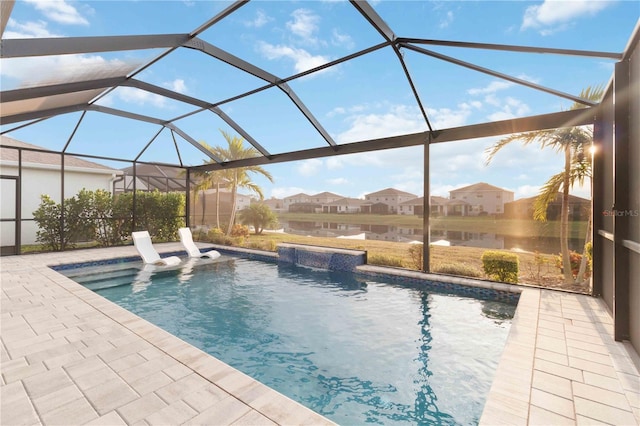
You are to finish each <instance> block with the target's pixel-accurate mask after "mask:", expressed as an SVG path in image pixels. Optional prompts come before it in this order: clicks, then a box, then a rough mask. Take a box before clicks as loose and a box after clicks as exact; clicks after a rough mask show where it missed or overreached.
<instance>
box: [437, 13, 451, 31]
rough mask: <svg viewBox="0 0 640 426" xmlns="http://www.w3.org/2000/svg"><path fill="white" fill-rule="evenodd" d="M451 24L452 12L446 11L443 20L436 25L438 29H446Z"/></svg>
mask: <svg viewBox="0 0 640 426" xmlns="http://www.w3.org/2000/svg"><path fill="white" fill-rule="evenodd" d="M452 22H453V12H452V11H448V12H447V14H446V15H445V17H444V18H442V19H441V20H440V24H439V25H438V26H439V27H440V28H447V27H448V26H449V25H450V24H451V23H452Z"/></svg>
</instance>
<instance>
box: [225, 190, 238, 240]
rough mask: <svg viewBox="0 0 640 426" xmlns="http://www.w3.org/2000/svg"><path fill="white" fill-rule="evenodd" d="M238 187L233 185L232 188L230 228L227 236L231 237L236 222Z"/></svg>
mask: <svg viewBox="0 0 640 426" xmlns="http://www.w3.org/2000/svg"><path fill="white" fill-rule="evenodd" d="M236 190H237V187H236V185H232V187H231V215H230V216H229V227H228V228H227V235H231V230H232V229H233V222H235V220H236V202H237V197H236Z"/></svg>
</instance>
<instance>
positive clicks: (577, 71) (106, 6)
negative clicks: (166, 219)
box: [0, 0, 640, 198]
mask: <svg viewBox="0 0 640 426" xmlns="http://www.w3.org/2000/svg"><path fill="white" fill-rule="evenodd" d="M228 4H229V3H228V2H219V1H146V0H142V1H132V2H123V1H63V0H58V1H40V0H27V1H24V0H23V1H20V0H19V1H17V2H16V4H15V6H14V9H13V13H12V15H11V18H10V20H9V23H8V25H7V28H6V30H5V34H4V37H5V38H26V37H60V36H103V35H130V34H162V33H186V32H190V31H192V30H193V29H195V28H197V27H198V26H199V25H201V24H203V23H204V22H205V21H206V20H207V19H209V18H210V17H212V16H214V15H215V14H216V13H218V12H219V11H221V10H223V9H224V8H225V7H226V6H227V5H228ZM371 4H372V6H373V7H374V9H375V10H376V12H377V13H378V14H379V15H380V16H381V17H382V18H383V19H384V20H385V22H386V23H387V24H388V25H389V26H390V27H391V29H392V30H393V31H394V33H395V34H396V35H397V36H401V37H416V38H426V39H437V40H454V41H472V42H481V43H496V44H512V45H524V46H537V47H551V48H565V49H581V50H594V51H610V52H622V51H623V50H624V48H625V46H626V44H627V41H628V39H629V37H630V35H631V34H632V32H633V29H634V27H635V26H636V24H637V22H638V17H639V16H640V5H639V3H638V2H637V1H611V2H598V1H589V0H587V1H578V0H572V1H550V0H546V1H534V2H529V1H491V2H489V1H464V2H458V1H434V2H431V1H376V2H372V3H371ZM200 37H201V38H202V39H203V40H205V41H207V42H208V43H211V44H213V45H215V46H217V47H219V48H221V49H224V50H226V51H228V52H230V53H232V54H234V55H236V56H238V57H240V58H242V59H244V60H246V61H249V62H252V63H254V64H256V65H257V66H259V67H260V68H262V69H264V70H266V71H268V72H270V73H272V74H274V75H276V76H278V77H285V76H289V75H292V74H295V73H298V72H302V71H304V70H307V69H310V68H313V67H315V66H318V65H321V64H324V63H326V62H328V61H331V60H334V59H337V58H339V57H342V56H345V55H348V54H350V53H353V52H356V51H358V50H361V49H364V48H367V47H370V46H372V45H374V44H377V43H380V42H382V38H381V36H380V35H379V34H378V33H377V32H375V31H374V30H373V29H372V28H371V26H369V25H368V24H367V22H366V21H365V20H364V19H363V18H362V16H361V15H360V14H359V13H358V12H357V11H356V9H355V8H354V7H353V6H351V5H350V4H349V3H348V2H343V1H295V2H285V1H253V2H250V3H249V4H248V5H246V6H243V7H242V8H240V9H239V10H238V11H237V12H235V13H234V14H232V15H231V16H229V17H227V18H225V19H224V20H222V21H221V22H219V23H218V24H216V25H215V26H213V27H212V28H210V29H209V30H207V31H205V32H204V33H203V34H201V36H200ZM424 48H425V49H429V50H432V51H435V52H438V53H440V54H444V55H448V56H452V57H455V58H457V59H460V60H463V61H467V62H471V63H474V64H476V65H479V66H482V67H486V68H491V69H493V70H495V71H498V72H501V73H505V74H510V75H513V76H516V77H518V78H521V79H523V80H528V81H532V82H535V83H536V84H539V85H542V86H546V87H550V88H553V89H556V90H559V91H563V92H566V93H570V94H573V95H578V94H579V92H580V91H581V90H582V89H583V88H585V87H587V86H596V85H606V84H607V83H608V81H609V78H610V76H611V73H612V72H613V67H614V61H613V60H607V59H601V58H586V59H585V58H577V57H569V56H559V55H540V54H537V55H532V54H522V53H508V52H499V51H484V50H474V49H460V48H452V47H446V48H445V47H439V46H424ZM159 53H161V50H148V51H125V52H116V53H104V54H91V55H64V56H58V57H46V58H37V59H33V58H30V59H26V60H25V59H11V60H3V62H2V64H1V68H0V71H1V78H2V80H1V84H2V90H8V89H13V88H16V87H20V86H21V85H25V84H33V83H36V84H37V83H38V82H41V81H44V80H46V79H51V78H53V79H60V80H64V79H65V78H67V77H66V76H68V75H71V74H74V75H77V74H78V73H79V74H80V75H86V76H92V77H93V76H97V75H104V73H105V72H106V73H121V72H122V70H124V72H129V71H133V70H135V69H137V67H139V66H140V65H141V64H143V63H145V62H146V61H149V60H150V59H152V58H154V57H155V56H157V55H158V54H159ZM403 56H404V59H405V61H406V63H407V66H408V69H409V70H410V72H411V73H412V75H413V77H414V79H415V83H416V87H417V90H418V92H419V94H420V96H421V99H422V101H423V103H424V106H425V107H426V109H427V114H428V116H429V119H430V122H431V124H432V125H433V127H434V128H435V129H442V128H448V127H456V126H463V125H469V124H475V123H481V122H486V121H489V120H501V119H508V118H514V117H522V116H528V115H536V114H543V113H549V112H556V111H561V110H566V109H568V108H569V107H570V106H571V103H572V102H571V101H569V100H566V99H562V98H559V97H555V96H551V95H549V94H545V93H542V92H539V91H536V90H533V89H529V88H526V87H522V86H519V85H516V84H513V83H509V82H506V81H503V80H500V79H498V78H496V77H492V76H489V75H486V74H482V73H478V72H475V71H471V70H468V69H464V68H461V67H456V66H454V65H452V64H449V63H447V62H444V61H440V60H436V59H433V58H431V57H428V56H425V55H422V54H419V53H416V52H413V51H408V50H405V51H403ZM45 70H46V72H45ZM98 73H99V74H98ZM52 76H53V77H52ZM136 78H138V79H140V80H143V81H145V82H148V83H152V84H154V85H158V86H162V87H167V88H170V89H172V90H174V91H177V92H181V93H185V94H187V95H190V96H194V97H197V98H200V99H204V100H207V101H210V102H216V101H221V100H224V99H228V98H230V97H232V96H234V95H236V94H238V93H242V92H245V91H248V90H251V89H254V88H257V87H261V86H263V85H264V82H263V81H262V80H259V79H257V78H255V77H253V76H251V75H248V74H244V73H242V72H240V71H238V70H235V69H233V68H232V67H230V66H228V65H226V64H224V63H221V62H218V61H216V60H215V59H213V58H211V57H209V56H207V55H204V54H202V53H200V52H196V51H192V50H189V49H179V50H178V51H176V52H175V53H173V54H171V55H170V56H169V57H167V58H165V59H163V60H162V61H160V62H158V63H157V64H155V65H154V66H152V67H150V68H148V69H147V70H145V71H143V72H142V73H141V74H140V75H138V76H137V77H136ZM290 86H291V88H292V89H293V90H294V91H295V93H296V94H297V95H298V97H299V98H300V99H301V100H302V101H303V102H304V103H305V105H306V106H307V107H308V108H309V110H310V111H311V112H312V113H313V114H314V116H315V117H316V118H317V119H318V120H319V121H320V122H321V124H322V125H323V126H324V128H325V129H326V130H327V131H328V133H329V134H330V135H331V137H332V138H333V139H334V140H335V141H336V142H337V143H349V142H356V141H361V140H367V139H371V138H378V137H387V136H393V135H399V134H405V133H412V132H418V131H424V130H426V129H427V127H426V124H425V123H424V120H423V119H422V116H421V114H420V112H419V110H418V108H417V105H416V102H415V99H414V98H413V96H412V93H411V90H410V87H409V85H408V84H407V82H406V80H405V79H404V77H403V71H402V68H401V66H400V64H399V61H398V60H397V58H396V57H395V55H394V54H393V53H392V52H391V51H390V50H389V49H386V50H379V51H377V52H374V53H372V54H369V55H366V56H364V57H360V58H359V59H356V60H354V61H350V62H348V63H343V64H341V65H339V66H337V67H335V68H330V69H327V70H325V71H322V72H319V73H314V74H312V75H309V76H307V77H304V78H301V79H299V80H295V81H292V82H290ZM98 103H99V104H101V105H105V106H109V107H112V108H118V109H122V110H126V111H130V112H136V113H139V114H144V115H149V116H153V117H158V118H163V119H171V118H174V117H178V116H181V115H182V114H185V113H187V112H189V111H192V110H193V109H194V108H193V107H192V106H187V105H184V104H181V103H179V102H176V101H171V100H169V99H165V98H161V97H158V96H156V95H153V94H151V93H149V92H144V91H140V90H137V89H130V88H119V89H117V90H115V91H114V92H112V93H111V94H110V95H109V96H108V97H106V98H103V99H101V100H100V101H99V102H98ZM221 109H222V110H223V111H224V112H225V113H226V114H227V115H229V116H230V117H232V118H233V119H234V120H235V121H236V122H237V123H239V124H240V125H241V126H242V127H243V128H244V129H245V130H247V131H248V132H249V134H251V135H252V136H253V137H254V138H255V139H256V140H257V141H258V142H259V143H260V144H261V145H262V146H264V147H265V148H266V149H267V150H268V151H270V152H271V153H279V152H286V151H291V150H299V149H307V148H314V147H321V146H326V142H325V141H324V140H322V138H321V137H320V136H319V135H318V134H317V133H316V132H315V131H314V130H313V128H312V127H311V125H310V124H309V122H308V121H306V120H305V119H304V118H303V116H302V115H301V114H300V113H299V111H298V110H297V109H296V107H295V106H294V105H293V104H292V103H291V102H290V101H289V99H288V98H287V97H286V96H285V95H284V94H283V92H282V91H280V90H278V89H270V90H265V91H263V92H261V93H259V94H257V95H254V96H251V97H248V98H244V99H240V100H238V101H234V102H230V103H226V104H224V105H223V106H222V107H221ZM79 117H80V114H79V113H73V114H66V115H64V116H60V117H56V118H53V119H49V120H46V121H45V122H42V123H40V124H38V125H36V126H29V127H26V128H23V129H20V130H18V131H15V132H12V133H11V134H9V136H11V137H14V138H16V139H19V140H22V141H25V142H29V143H33V144H37V145H41V146H44V147H48V148H53V149H60V148H61V147H63V146H64V145H65V144H66V142H67V140H68V138H69V136H70V134H71V132H72V131H73V129H74V126H75V125H76V123H77V122H78V119H79ZM176 125H178V127H180V128H181V129H183V130H184V131H185V132H187V133H188V134H189V135H191V136H192V137H193V138H194V139H196V140H198V141H204V142H206V143H208V144H209V145H224V140H223V139H222V136H221V134H220V130H224V131H227V132H229V133H232V134H233V133H234V132H233V130H232V129H231V128H230V127H229V126H227V125H226V124H225V123H224V122H223V121H222V120H221V119H219V118H218V117H217V116H216V115H215V114H213V113H211V112H208V111H205V112H202V113H199V114H195V115H193V116H190V117H187V118H185V119H182V120H179V121H178V122H176ZM7 128H8V126H7V127H5V126H3V127H2V130H3V131H4V130H6V129H7ZM157 131H158V128H157V127H155V126H152V125H148V124H141V123H138V122H134V121H132V120H127V119H123V118H117V117H112V116H108V115H105V114H100V113H95V112H94V113H88V114H87V115H86V117H85V119H84V120H83V122H82V124H81V126H79V128H78V131H77V132H76V134H75V136H74V139H73V141H72V142H71V144H70V145H69V148H68V150H69V152H85V153H91V154H96V155H105V156H111V157H116V158H134V157H135V156H136V155H137V153H139V152H140V151H141V150H142V149H143V148H144V147H145V146H146V145H147V143H148V142H149V141H150V140H151V139H152V138H153V136H154V135H155V134H156V132H157ZM496 140H497V139H496V138H485V139H477V140H470V141H465V142H460V143H445V144H438V145H435V146H434V147H433V148H432V151H431V192H432V194H434V195H441V196H447V195H448V191H449V190H450V189H454V188H457V187H461V186H465V185H469V184H473V183H476V182H481V181H482V182H488V183H490V184H493V185H496V186H500V187H503V188H506V189H509V190H512V191H514V192H515V193H516V198H520V197H527V196H533V195H535V194H536V193H537V191H538V189H539V187H540V186H541V185H542V184H543V183H544V181H545V180H546V179H547V178H548V177H549V176H551V175H552V174H554V173H557V172H558V171H560V170H561V168H562V159H561V158H560V156H558V155H557V154H556V153H554V152H551V151H549V152H545V151H540V150H539V149H538V148H537V147H529V148H523V147H521V146H519V145H513V146H510V147H508V148H507V149H505V150H504V151H503V152H501V153H500V154H499V155H498V157H497V158H496V160H495V161H494V163H492V165H490V166H486V165H485V163H484V156H483V152H484V150H485V149H486V148H487V147H489V146H490V145H491V144H492V143H494V142H495V141H496ZM178 144H179V146H180V155H181V158H182V161H183V162H185V163H186V164H189V165H196V164H201V163H202V161H203V160H204V157H203V155H202V153H200V152H199V151H198V150H196V149H194V148H192V147H190V146H189V145H188V144H187V143H186V142H185V141H180V140H179V141H178ZM140 159H141V160H147V161H161V162H165V163H175V164H177V162H178V159H177V154H176V151H175V148H174V147H173V141H172V139H171V136H170V134H169V133H168V132H166V131H165V132H162V133H161V134H160V136H158V138H157V139H156V140H155V141H154V142H153V143H152V144H151V146H150V147H149V148H148V149H147V150H146V151H145V152H144V153H143V155H142V156H141V158H140ZM422 159H423V153H422V148H421V147H415V148H404V149H396V150H389V151H380V152H373V153H366V154H359V155H348V156H337V157H331V158H322V159H315V160H308V161H301V162H294V163H282V164H276V165H272V166H265V168H266V169H267V170H268V171H269V172H270V173H272V175H273V176H274V179H275V182H274V183H269V182H268V181H266V180H263V179H260V178H256V182H257V183H258V184H260V185H261V186H262V188H263V189H264V193H265V196H266V197H272V196H275V197H284V196H288V195H293V194H295V193H299V192H305V193H308V194H314V193H317V192H321V191H331V192H335V193H338V194H341V195H343V196H349V197H361V196H363V195H364V194H366V193H369V192H373V191H377V190H380V189H383V188H386V187H394V188H397V189H400V190H404V191H408V192H411V193H414V194H416V195H422V194H423V189H422V182H423V177H422V169H423V167H422ZM107 164H108V165H110V166H112V167H116V168H120V167H125V166H127V164H122V163H115V162H113V163H112V162H109V163H107ZM574 193H575V194H577V195H582V196H586V195H588V190H586V189H585V188H576V189H575V191H574Z"/></svg>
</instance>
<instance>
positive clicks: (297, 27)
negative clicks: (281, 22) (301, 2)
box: [286, 9, 320, 40]
mask: <svg viewBox="0 0 640 426" xmlns="http://www.w3.org/2000/svg"><path fill="white" fill-rule="evenodd" d="M291 16H292V17H293V20H292V21H288V22H287V24H286V25H287V28H288V29H289V31H291V32H292V33H294V34H295V35H297V36H299V37H301V38H303V39H305V40H313V39H314V37H313V35H314V33H316V32H317V31H318V22H319V21H320V17H319V16H318V15H315V14H314V13H313V12H311V11H310V10H307V9H296V10H294V11H293V13H291Z"/></svg>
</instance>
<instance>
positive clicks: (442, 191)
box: [431, 182, 476, 198]
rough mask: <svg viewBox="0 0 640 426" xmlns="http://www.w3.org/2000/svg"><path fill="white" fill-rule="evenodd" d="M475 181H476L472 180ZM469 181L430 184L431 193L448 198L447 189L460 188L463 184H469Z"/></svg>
mask: <svg viewBox="0 0 640 426" xmlns="http://www.w3.org/2000/svg"><path fill="white" fill-rule="evenodd" d="M473 183H476V182H473ZM471 184H472V183H471V182H464V183H461V184H459V185H450V184H435V185H434V184H432V185H431V195H435V196H437V197H444V198H449V191H451V190H453V189H458V188H462V187H464V186H468V185H471Z"/></svg>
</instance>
